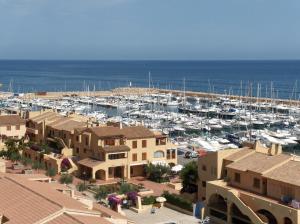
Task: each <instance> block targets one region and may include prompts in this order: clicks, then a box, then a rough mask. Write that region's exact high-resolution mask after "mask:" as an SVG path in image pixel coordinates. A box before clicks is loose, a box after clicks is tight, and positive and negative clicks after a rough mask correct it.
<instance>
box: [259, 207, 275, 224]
mask: <svg viewBox="0 0 300 224" xmlns="http://www.w3.org/2000/svg"><path fill="white" fill-rule="evenodd" d="M256 213H257V214H258V216H259V217H260V218H261V220H262V221H264V222H266V223H268V224H277V223H278V222H277V219H276V217H275V216H274V215H273V214H272V213H271V212H269V211H268V210H265V209H261V210H258V211H257V212H256Z"/></svg>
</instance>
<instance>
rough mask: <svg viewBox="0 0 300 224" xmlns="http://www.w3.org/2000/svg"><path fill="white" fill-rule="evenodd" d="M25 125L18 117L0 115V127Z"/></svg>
mask: <svg viewBox="0 0 300 224" xmlns="http://www.w3.org/2000/svg"><path fill="white" fill-rule="evenodd" d="M18 124H25V120H24V119H22V118H21V117H20V116H18V115H1V116H0V126H2V125H18Z"/></svg>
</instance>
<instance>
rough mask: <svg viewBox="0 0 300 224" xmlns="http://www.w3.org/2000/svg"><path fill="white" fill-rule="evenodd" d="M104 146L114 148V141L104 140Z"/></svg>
mask: <svg viewBox="0 0 300 224" xmlns="http://www.w3.org/2000/svg"><path fill="white" fill-rule="evenodd" d="M104 145H110V146H114V145H115V140H114V139H105V140H104Z"/></svg>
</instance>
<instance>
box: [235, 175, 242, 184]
mask: <svg viewBox="0 0 300 224" xmlns="http://www.w3.org/2000/svg"><path fill="white" fill-rule="evenodd" d="M234 181H235V182H237V183H240V182H241V174H239V173H235V174H234Z"/></svg>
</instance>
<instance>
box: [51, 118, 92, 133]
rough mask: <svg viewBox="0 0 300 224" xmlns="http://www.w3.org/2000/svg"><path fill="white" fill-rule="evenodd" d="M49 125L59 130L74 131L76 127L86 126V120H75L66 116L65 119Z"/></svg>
mask: <svg viewBox="0 0 300 224" xmlns="http://www.w3.org/2000/svg"><path fill="white" fill-rule="evenodd" d="M48 126H50V127H52V128H54V129H57V130H65V131H73V130H74V129H75V128H81V127H84V126H86V124H85V123H84V122H80V121H74V120H72V119H71V118H65V119H64V120H63V121H61V122H58V123H54V124H53V123H51V124H49V125H48Z"/></svg>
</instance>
